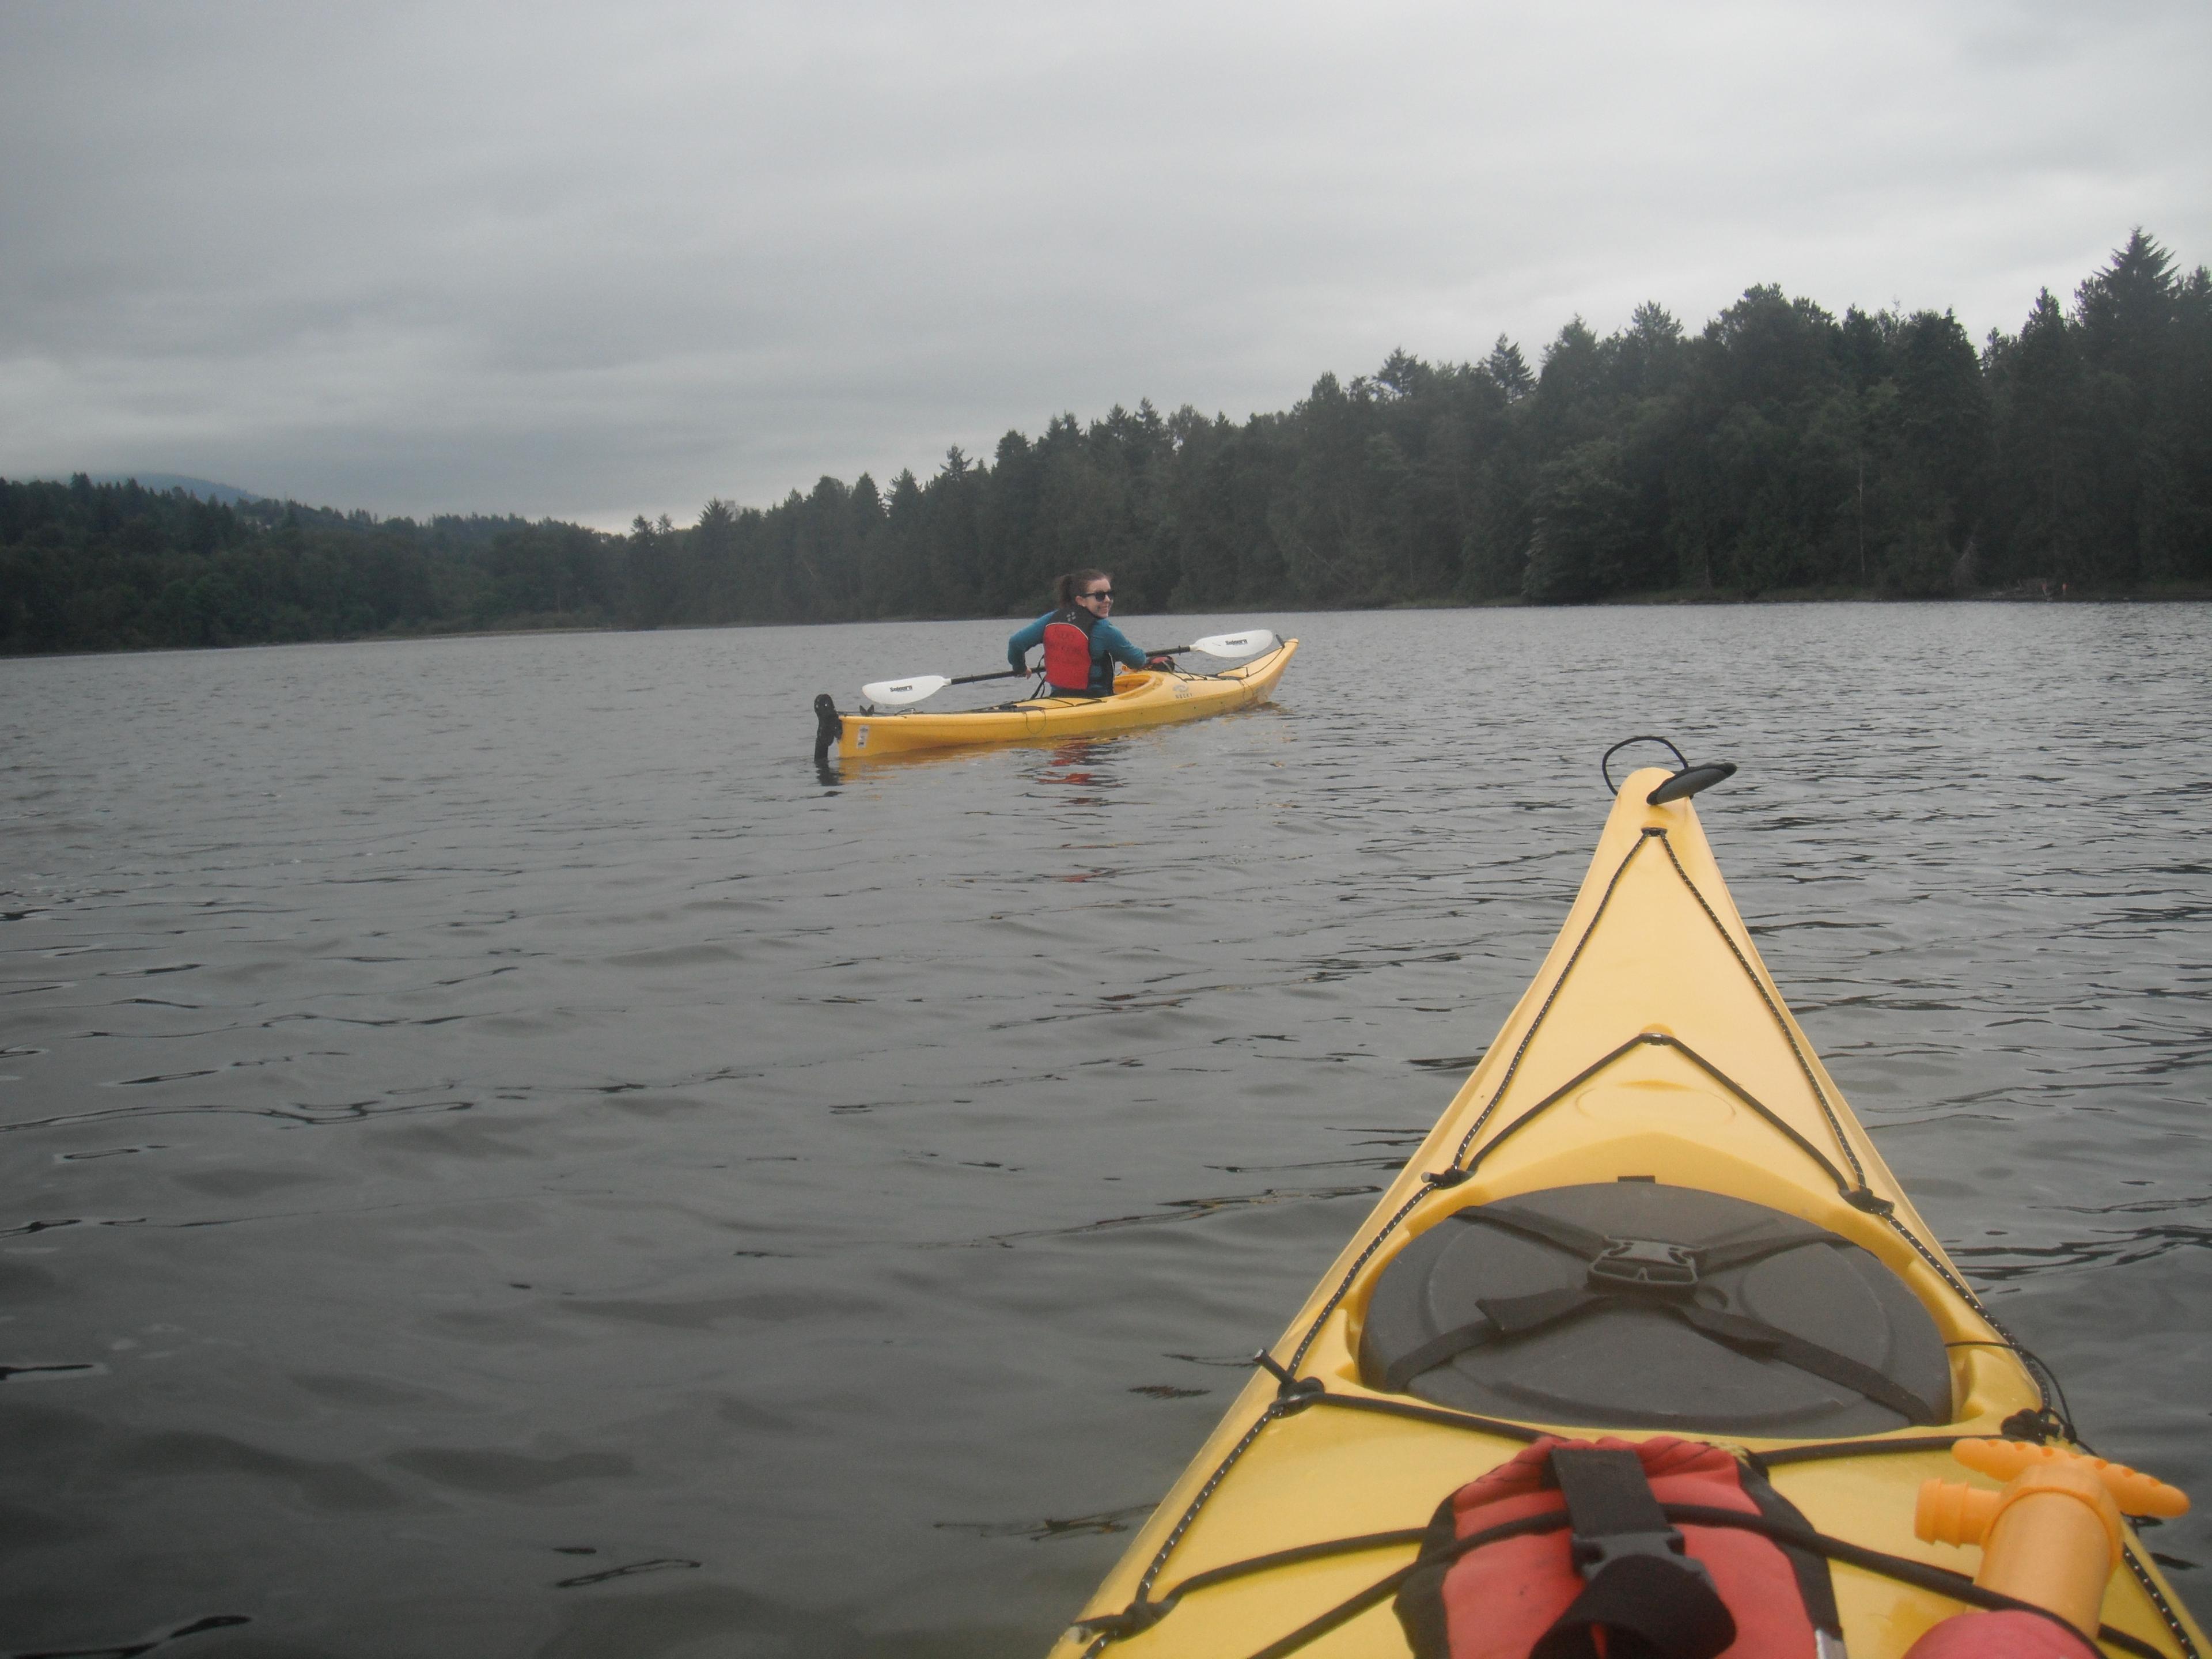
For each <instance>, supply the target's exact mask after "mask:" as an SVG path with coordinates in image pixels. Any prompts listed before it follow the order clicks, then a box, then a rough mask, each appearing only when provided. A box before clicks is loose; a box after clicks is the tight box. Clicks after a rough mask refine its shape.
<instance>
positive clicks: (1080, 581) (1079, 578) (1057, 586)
mask: <svg viewBox="0 0 2212 1659" xmlns="http://www.w3.org/2000/svg"><path fill="white" fill-rule="evenodd" d="M1105 580H1108V578H1107V575H1106V573H1105V572H1104V571H1103V570H1071V571H1069V572H1068V573H1067V574H1066V575H1065V576H1062V577H1061V578H1060V580H1058V581H1057V582H1055V583H1054V584H1053V590H1054V592H1057V593H1058V594H1059V595H1060V608H1061V609H1062V610H1064V611H1073V610H1074V609H1075V595H1076V592H1077V590H1078V589H1079V588H1085V587H1088V586H1091V583H1093V582H1103V581H1105Z"/></svg>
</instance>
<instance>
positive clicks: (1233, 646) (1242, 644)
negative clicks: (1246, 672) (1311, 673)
mask: <svg viewBox="0 0 2212 1659" xmlns="http://www.w3.org/2000/svg"><path fill="white" fill-rule="evenodd" d="M1274 646H1275V636H1274V635H1273V634H1271V633H1269V632H1268V631H1267V629H1264V628H1255V629H1252V630H1251V631H1250V632H1249V633H1245V634H1209V635H1206V637H1205V638H1204V639H1202V640H1193V641H1191V642H1190V648H1191V649H1192V650H1194V651H1203V652H1205V653H1206V655H1207V656H1209V657H1256V656H1258V655H1259V654H1260V653H1261V652H1262V651H1272V650H1273V649H1274Z"/></svg>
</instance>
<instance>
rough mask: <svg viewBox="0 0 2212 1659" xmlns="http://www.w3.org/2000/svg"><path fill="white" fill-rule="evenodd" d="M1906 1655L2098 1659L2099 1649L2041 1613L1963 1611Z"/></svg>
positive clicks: (1913, 1658) (1914, 1658)
mask: <svg viewBox="0 0 2212 1659" xmlns="http://www.w3.org/2000/svg"><path fill="white" fill-rule="evenodd" d="M1905 1659H2098V1650H2097V1649H2096V1648H2095V1647H2094V1646H2093V1644H2091V1643H2090V1641H2089V1639H2088V1638H2087V1637H2085V1636H2082V1635H2081V1634H2079V1633H2078V1632H2075V1631H2072V1630H2069V1628H2067V1627H2066V1626H2063V1625H2062V1624H2060V1623H2058V1622H2057V1620H2052V1619H2045V1618H2044V1617H2043V1616H2042V1615H2041V1614H2040V1613H1960V1615H1959V1616H1958V1617H1957V1618H1955V1619H1946V1620H1944V1621H1943V1622H1942V1624H1940V1625H1938V1626H1936V1627H1935V1628H1934V1629H1933V1630H1931V1631H1929V1632H1928V1634H1927V1635H1925V1636H1923V1637H1922V1638H1920V1639H1919V1640H1918V1641H1917V1642H1915V1643H1914V1644H1912V1646H1911V1649H1910V1650H1908V1651H1907V1652H1906V1654H1905Z"/></svg>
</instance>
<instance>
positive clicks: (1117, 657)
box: [1006, 570, 1165, 697]
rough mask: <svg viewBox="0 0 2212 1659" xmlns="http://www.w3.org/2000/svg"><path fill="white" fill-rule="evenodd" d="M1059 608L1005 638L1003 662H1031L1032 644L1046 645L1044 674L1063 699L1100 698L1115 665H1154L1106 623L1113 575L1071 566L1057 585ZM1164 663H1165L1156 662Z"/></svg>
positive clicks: (1110, 682) (1021, 664)
mask: <svg viewBox="0 0 2212 1659" xmlns="http://www.w3.org/2000/svg"><path fill="white" fill-rule="evenodd" d="M1055 591H1056V592H1058V594H1059V597H1060V608H1059V609H1058V610H1056V611H1046V612H1045V613H1044V615H1042V617H1038V618H1037V619H1036V621H1035V622H1033V623H1030V624H1029V626H1028V627H1026V628H1018V629H1015V630H1014V633H1013V636H1012V638H1010V639H1009V640H1007V641H1006V660H1007V662H1009V663H1010V664H1012V665H1013V666H1014V667H1015V668H1017V669H1022V670H1026V669H1027V668H1028V666H1029V651H1030V647H1031V646H1033V645H1042V646H1043V647H1044V674H1045V678H1046V680H1047V681H1048V682H1049V683H1050V684H1051V686H1052V689H1053V690H1054V693H1055V694H1057V695H1058V696H1063V697H1103V696H1105V695H1106V694H1107V693H1108V692H1109V691H1111V690H1113V689H1114V665H1115V663H1117V662H1118V663H1121V664H1122V665H1125V666H1127V667H1130V668H1146V667H1151V666H1152V664H1150V663H1148V662H1147V661H1146V658H1145V653H1143V652H1141V651H1139V649H1137V647H1135V646H1133V645H1132V644H1130V643H1129V638H1128V635H1126V634H1124V633H1122V631H1121V629H1118V628H1116V627H1115V626H1114V624H1113V623H1110V622H1109V621H1107V619H1106V617H1107V612H1108V611H1111V610H1112V609H1113V606H1114V579H1113V578H1112V577H1111V576H1109V575H1108V574H1106V573H1105V572H1104V571H1103V570H1072V571H1070V572H1069V573H1068V574H1066V575H1065V576H1062V577H1061V578H1060V580H1059V582H1058V583H1057V584H1055ZM1160 666H1163V667H1164V666H1165V665H1164V664H1161V665H1160Z"/></svg>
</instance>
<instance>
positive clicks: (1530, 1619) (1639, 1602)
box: [1396, 1437, 1842, 1659]
mask: <svg viewBox="0 0 2212 1659" xmlns="http://www.w3.org/2000/svg"><path fill="white" fill-rule="evenodd" d="M1555 1453H1560V1454H1565V1455H1564V1456H1562V1457H1560V1458H1559V1461H1558V1462H1556V1463H1555V1462H1554V1454H1555ZM1563 1485H1564V1486H1565V1491H1564V1492H1563V1491H1562V1486H1563ZM1659 1504H1697V1505H1701V1506H1703V1507H1705V1508H1708V1509H1728V1510H1741V1511H1743V1512H1745V1513H1747V1514H1753V1515H1765V1516H1767V1517H1768V1518H1770V1519H1772V1520H1776V1521H1783V1522H1788V1523H1789V1524H1790V1525H1793V1526H1803V1525H1804V1524H1805V1522H1804V1518H1803V1516H1801V1515H1799V1514H1798V1512H1797V1510H1796V1509H1795V1508H1794V1507H1793V1506H1792V1505H1791V1504H1790V1503H1789V1501H1788V1500H1787V1499H1786V1498H1783V1497H1782V1496H1781V1495H1780V1494H1779V1493H1778V1492H1775V1491H1774V1489H1773V1487H1772V1486H1770V1485H1768V1484H1767V1482H1766V1481H1765V1479H1764V1478H1763V1477H1761V1476H1760V1475H1759V1474H1757V1473H1756V1472H1755V1471H1753V1470H1752V1469H1750V1468H1747V1467H1746V1466H1745V1465H1743V1464H1741V1463H1739V1462H1736V1460H1735V1458H1734V1457H1732V1456H1730V1455H1729V1454H1728V1453H1727V1452H1725V1451H1723V1450H1722V1449H1720V1448H1719V1447H1717V1446H1711V1445H1707V1444H1705V1443H1704V1442H1702V1441H1696V1440H1678V1439H1674V1438H1671V1437H1661V1438H1657V1439H1652V1440H1645V1441H1642V1442H1630V1441H1626V1440H1618V1439H1613V1438H1612V1437H1607V1438H1606V1439H1603V1440H1600V1441H1598V1442H1596V1443H1595V1444H1593V1443H1590V1442H1588V1441H1579V1442H1577V1441H1565V1440H1554V1439H1549V1438H1547V1439H1543V1440H1539V1441H1538V1442H1536V1443H1535V1444H1534V1445H1532V1446H1530V1447H1528V1449H1526V1450H1524V1451H1522V1453H1521V1454H1520V1455H1518V1456H1516V1457H1515V1458H1514V1459H1513V1460H1512V1461H1511V1462H1508V1463H1503V1464H1500V1465H1499V1466H1498V1468H1494V1469H1492V1471H1491V1472H1490V1473H1489V1474H1486V1475H1484V1476H1483V1477H1482V1478H1481V1479H1480V1480H1476V1481H1474V1482H1472V1483H1470V1484H1469V1485H1468V1486H1462V1487H1461V1488H1460V1489H1459V1490H1458V1491H1457V1492H1454V1493H1453V1494H1452V1495H1451V1496H1450V1497H1449V1498H1446V1499H1445V1500H1444V1502H1443V1504H1442V1505H1441V1506H1440V1507H1439V1508H1438V1509H1437V1513H1436V1516H1435V1518H1434V1519H1433V1520H1432V1521H1431V1522H1430V1523H1429V1532H1430V1537H1429V1540H1428V1541H1427V1543H1425V1545H1424V1546H1423V1550H1424V1553H1430V1554H1436V1553H1442V1552H1443V1551H1444V1550H1446V1549H1449V1547H1451V1545H1452V1544H1453V1542H1454V1541H1455V1540H1459V1539H1466V1538H1471V1537H1473V1536H1474V1534H1478V1533H1482V1532H1486V1531H1488V1530H1490V1529H1492V1528H1497V1527H1499V1526H1502V1525H1504V1524H1505V1523H1507V1522H1524V1521H1529V1520H1532V1519H1534V1518H1536V1517H1541V1516H1558V1515H1565V1516H1567V1517H1569V1519H1568V1523H1567V1524H1566V1525H1555V1526H1553V1527H1552V1528H1549V1529H1547V1530H1539V1531H1531V1532H1527V1533H1522V1534H1518V1535H1514V1536H1508V1537H1504V1538H1500V1539H1498V1540H1495V1541H1492V1542H1488V1543H1485V1544H1481V1545H1479V1546H1476V1547H1472V1548H1470V1549H1468V1550H1467V1551H1466V1553H1463V1554H1461V1555H1460V1556H1459V1557H1458V1558H1457V1559H1453V1560H1445V1561H1439V1562H1437V1563H1436V1564H1434V1565H1430V1566H1426V1567H1423V1568H1421V1569H1419V1571H1416V1572H1415V1573H1414V1574H1413V1576H1412V1577H1408V1578H1407V1580H1406V1582H1405V1583H1404V1584H1403V1585H1402V1586H1401V1588H1400V1589H1399V1592H1398V1597H1397V1609H1396V1610H1397V1613H1398V1620H1399V1622H1400V1623H1401V1625H1402V1626H1404V1627H1405V1632H1406V1638H1407V1642H1408V1644H1410V1645H1411V1646H1412V1648H1413V1652H1414V1654H1415V1655H1416V1656H1417V1659H1571V1656H1592V1655H1595V1654H1597V1653H1600V1652H1601V1651H1607V1650H1611V1649H1612V1648H1613V1646H1615V1645H1618V1646H1620V1647H1621V1648H1622V1649H1624V1650H1630V1651H1635V1652H1644V1651H1647V1650H1648V1651H1655V1652H1657V1653H1660V1654H1663V1655H1666V1656H1668V1659H1722V1656H1725V1659H1814V1656H1815V1653H1816V1646H1815V1636H1814V1631H1815V1628H1816V1627H1818V1628H1819V1629H1820V1630H1824V1631H1826V1632H1828V1633H1829V1637H1830V1639H1831V1641H1832V1643H1838V1644H1839V1643H1840V1641H1841V1639H1842V1637H1841V1626H1840V1621H1839V1620H1838V1617H1837V1613H1836V1603H1835V1593H1834V1590H1833V1589H1832V1586H1831V1584H1830V1583H1829V1578H1828V1569H1827V1563H1826V1561H1824V1560H1822V1559H1820V1557H1818V1556H1814V1555H1808V1554H1807V1553H1803V1552H1802V1551H1797V1550H1790V1549H1784V1547H1781V1546H1780V1545H1778V1544H1776V1543H1775V1542H1773V1541H1771V1540H1770V1539H1767V1538H1765V1537H1763V1536H1761V1535H1760V1534H1757V1533H1754V1532H1747V1531H1742V1530H1740V1529H1738V1528H1733V1527H1700V1526H1698V1525H1695V1524H1693V1523H1691V1522H1683V1523H1681V1524H1680V1526H1679V1528H1678V1527H1676V1526H1674V1525H1673V1524H1672V1523H1670V1522H1668V1520H1667V1519H1666V1517H1665V1516H1663V1515H1662V1514H1660V1513H1659V1511H1658V1507H1657V1506H1658V1505H1659ZM1601 1631H1602V1632H1607V1646H1606V1648H1603V1649H1601V1647H1600V1646H1599V1645H1598V1644H1597V1641H1596V1639H1595V1638H1596V1633H1597V1632H1601ZM1616 1638H1625V1639H1619V1640H1618V1641H1616ZM1638 1638H1640V1639H1642V1640H1643V1641H1644V1642H1645V1643H1646V1644H1648V1647H1635V1646H1633V1645H1632V1644H1633V1642H1634V1641H1635V1640H1637V1639H1638Z"/></svg>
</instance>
